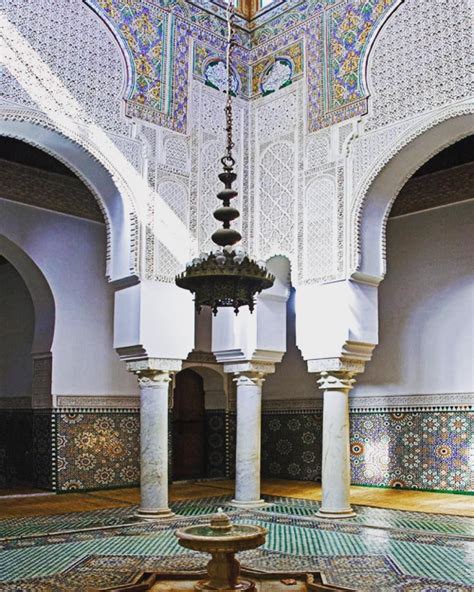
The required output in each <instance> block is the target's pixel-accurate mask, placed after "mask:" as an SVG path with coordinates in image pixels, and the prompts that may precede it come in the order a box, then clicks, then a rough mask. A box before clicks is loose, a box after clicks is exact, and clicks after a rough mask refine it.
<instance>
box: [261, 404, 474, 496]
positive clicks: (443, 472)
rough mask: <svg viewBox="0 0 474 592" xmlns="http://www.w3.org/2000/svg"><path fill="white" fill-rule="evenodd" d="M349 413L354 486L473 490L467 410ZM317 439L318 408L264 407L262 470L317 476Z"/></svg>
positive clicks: (473, 421) (472, 424)
mask: <svg viewBox="0 0 474 592" xmlns="http://www.w3.org/2000/svg"><path fill="white" fill-rule="evenodd" d="M350 418H351V468H352V483H353V484H354V485H372V486H380V487H404V488H410V489H428V490H430V489H431V490H445V491H460V492H461V491H463V492H466V491H472V490H473V485H474V466H473V458H472V453H471V457H470V456H469V451H470V450H472V448H473V447H474V413H473V412H472V411H468V410H457V411H439V410H436V411H427V410H424V411H407V410H404V411H398V410H386V411H358V410H352V411H351V414H350ZM321 442H322V414H321V411H316V410H303V409H298V410H286V411H285V410H278V411H266V412H264V414H263V419H262V475H263V476H264V477H273V478H282V479H301V480H318V479H319V478H320V476H321Z"/></svg>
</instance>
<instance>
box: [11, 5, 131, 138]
mask: <svg viewBox="0 0 474 592" xmlns="http://www.w3.org/2000/svg"><path fill="white" fill-rule="evenodd" d="M7 4H8V5H7V7H6V13H5V14H6V26H5V33H6V39H7V43H13V44H14V46H15V47H16V52H17V53H18V54H19V55H21V56H22V59H21V60H16V63H15V64H13V65H12V68H13V72H14V74H15V76H17V78H18V80H21V81H24V83H25V84H24V85H23V84H18V83H17V82H16V81H15V80H14V79H13V78H12V77H10V76H8V75H6V76H4V78H3V84H4V87H3V98H4V99H6V100H8V101H9V102H13V103H16V104H19V105H23V106H26V107H31V108H34V109H37V108H38V107H40V108H42V109H44V108H45V107H47V109H48V110H51V111H53V112H58V113H59V114H61V115H64V114H67V115H69V116H70V117H73V118H74V119H75V121H76V122H78V123H81V122H82V123H95V124H97V125H99V126H100V127H101V128H102V129H104V130H106V131H110V132H114V133H118V134H123V135H128V130H129V123H127V122H126V121H125V120H124V119H122V117H121V113H120V109H121V99H122V94H123V88H124V84H125V79H124V78H125V76H124V75H125V64H124V61H123V59H122V56H121V52H120V49H119V45H118V43H117V42H116V41H115V39H114V38H113V37H112V35H111V33H110V32H109V30H108V29H107V27H106V26H105V24H104V23H103V21H101V20H100V19H99V18H98V17H97V16H96V15H95V14H94V13H93V12H92V11H91V10H90V9H89V8H88V7H87V6H86V5H85V4H83V3H82V2H77V1H76V0H60V1H59V0H51V1H50V2H47V3H42V2H27V3H25V1H24V0H11V1H10V2H8V3H7ZM25 4H26V5H25ZM64 23H67V26H66V27H65V26H64ZM20 44H21V46H20V47H19V45H20ZM97 56H100V60H98V59H97ZM7 66H8V68H10V64H7ZM84 73H87V84H84ZM53 79H54V84H51V83H50V82H49V81H50V80H53ZM58 82H59V83H60V85H61V88H62V92H61V93H59V94H58V93H55V94H54V96H53V95H51V88H55V87H56V85H57V83H58ZM33 87H34V91H33V94H31V96H30V93H32V89H33Z"/></svg>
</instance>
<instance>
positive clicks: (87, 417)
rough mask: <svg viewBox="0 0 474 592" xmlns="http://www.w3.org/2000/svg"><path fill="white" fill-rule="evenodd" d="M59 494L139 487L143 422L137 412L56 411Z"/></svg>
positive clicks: (57, 486) (57, 481) (57, 482)
mask: <svg viewBox="0 0 474 592" xmlns="http://www.w3.org/2000/svg"><path fill="white" fill-rule="evenodd" d="M54 418H55V443H56V488H57V490H58V491H69V490H73V489H74V490H76V489H101V488H112V487H127V486H129V487H131V486H133V485H137V484H138V482H139V476H140V464H139V461H140V449H139V441H140V438H139V436H140V421H139V414H138V413H137V411H136V410H100V411H84V410H80V411H77V412H76V411H73V410H68V411H67V412H61V411H59V412H56V413H54Z"/></svg>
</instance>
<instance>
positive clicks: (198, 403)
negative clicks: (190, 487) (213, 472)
mask: <svg viewBox="0 0 474 592" xmlns="http://www.w3.org/2000/svg"><path fill="white" fill-rule="evenodd" d="M172 450H173V480H174V481H179V480H183V479H202V478H203V477H205V475H206V416H205V406H204V384H203V379H202V377H201V376H199V374H197V373H196V372H193V370H182V371H181V372H179V373H178V374H177V375H176V383H175V389H174V404H173V448H172Z"/></svg>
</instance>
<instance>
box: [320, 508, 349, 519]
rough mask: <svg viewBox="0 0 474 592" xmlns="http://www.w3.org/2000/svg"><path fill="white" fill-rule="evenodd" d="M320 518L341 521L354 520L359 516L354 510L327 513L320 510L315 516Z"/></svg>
mask: <svg viewBox="0 0 474 592" xmlns="http://www.w3.org/2000/svg"><path fill="white" fill-rule="evenodd" d="M315 516H317V517H318V518H331V519H334V518H335V519H337V520H340V519H342V518H354V516H357V514H356V513H355V512H354V510H353V509H352V508H350V507H349V508H347V510H341V511H340V512H326V511H325V510H318V511H317V512H316V514H315Z"/></svg>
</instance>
